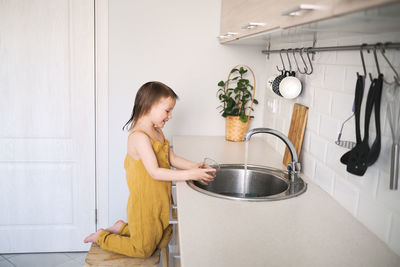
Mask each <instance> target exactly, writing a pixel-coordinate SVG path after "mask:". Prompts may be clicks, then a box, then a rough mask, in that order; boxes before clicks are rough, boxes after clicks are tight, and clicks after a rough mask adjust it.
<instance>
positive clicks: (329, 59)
mask: <svg viewBox="0 0 400 267" xmlns="http://www.w3.org/2000/svg"><path fill="white" fill-rule="evenodd" d="M315 45H316V46H318V47H324V46H337V40H336V39H326V40H317V42H316V44H315ZM336 54H337V52H336V51H330V52H320V53H316V54H315V58H314V62H316V63H318V64H335V63H336Z"/></svg>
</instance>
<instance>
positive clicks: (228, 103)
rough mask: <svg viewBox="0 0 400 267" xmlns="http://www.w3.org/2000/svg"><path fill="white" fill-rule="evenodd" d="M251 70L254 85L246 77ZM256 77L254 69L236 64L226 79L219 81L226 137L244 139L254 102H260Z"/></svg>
mask: <svg viewBox="0 0 400 267" xmlns="http://www.w3.org/2000/svg"><path fill="white" fill-rule="evenodd" d="M249 70H250V72H251V74H252V76H253V82H254V86H253V85H252V84H251V82H250V81H249V80H248V79H247V78H246V76H247V75H248V71H249ZM255 83H256V80H255V77H254V73H253V71H252V70H251V69H250V68H249V67H248V66H246V65H243V66H240V65H238V66H235V67H234V68H233V69H232V70H231V71H230V73H229V76H228V79H227V80H226V81H220V82H219V83H218V86H219V89H218V91H217V96H218V99H219V100H220V101H221V105H220V106H219V107H218V108H220V109H221V110H220V113H221V115H222V117H224V118H226V120H225V122H226V124H225V138H226V140H229V141H235V142H238V141H243V140H244V135H245V134H246V132H247V130H248V128H249V123H250V119H251V118H253V117H254V116H250V113H251V111H254V109H253V104H258V101H257V100H256V99H254V93H255Z"/></svg>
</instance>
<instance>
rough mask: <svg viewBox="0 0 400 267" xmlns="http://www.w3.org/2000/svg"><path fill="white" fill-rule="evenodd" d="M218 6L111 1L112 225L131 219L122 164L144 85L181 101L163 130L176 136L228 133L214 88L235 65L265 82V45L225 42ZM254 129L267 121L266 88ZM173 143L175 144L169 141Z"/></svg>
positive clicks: (211, 2)
mask: <svg viewBox="0 0 400 267" xmlns="http://www.w3.org/2000/svg"><path fill="white" fill-rule="evenodd" d="M219 25H220V1H215V0H205V1H194V0H192V1H187V0H186V1H185V0H171V1H162V0H158V1H155V0H150V1H131V0H113V1H109V223H113V222H114V221H115V220H117V219H119V218H125V216H126V214H125V213H126V199H127V196H128V190H127V186H126V182H125V171H124V168H123V160H124V156H125V154H126V137H127V134H126V132H122V130H121V128H122V126H123V125H124V124H125V122H126V121H127V120H128V119H129V117H130V114H131V110H132V107H133V101H134V97H135V95H136V92H137V90H138V88H139V87H140V86H141V85H142V84H143V83H145V82H147V81H151V80H158V81H162V82H164V83H166V84H167V85H169V86H170V87H171V88H172V89H173V90H174V91H175V92H176V93H177V94H178V96H179V97H180V100H179V101H178V102H177V105H176V107H175V109H174V111H173V119H172V120H171V121H169V122H168V123H167V125H166V126H165V128H164V129H165V130H164V133H165V134H166V136H167V138H169V139H170V140H171V139H172V136H173V135H182V134H184V135H220V136H222V135H224V131H225V121H224V119H223V118H222V117H221V116H220V115H219V113H218V111H217V110H216V107H217V106H218V105H219V103H218V101H217V98H216V91H217V89H218V86H217V83H218V82H219V81H220V80H225V79H226V78H227V75H228V73H229V70H230V68H231V67H233V66H235V65H236V64H240V63H241V64H246V65H249V66H250V67H251V68H252V69H253V70H254V72H255V75H256V79H257V84H260V85H261V84H265V79H266V74H265V62H264V56H263V55H262V54H261V50H262V48H261V47H241V46H223V45H220V44H219V42H218V40H217V39H216V37H217V36H218V35H219ZM256 90H257V93H256V98H257V99H258V100H259V101H260V104H259V105H258V107H259V108H256V110H255V119H254V121H252V122H251V124H250V127H256V126H261V125H262V122H263V112H262V109H263V99H264V91H265V90H264V87H263V86H260V87H258V88H256ZM171 141H172V140H171Z"/></svg>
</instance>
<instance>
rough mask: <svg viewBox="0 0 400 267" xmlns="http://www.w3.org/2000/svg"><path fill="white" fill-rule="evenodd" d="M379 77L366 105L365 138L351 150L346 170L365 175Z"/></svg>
mask: <svg viewBox="0 0 400 267" xmlns="http://www.w3.org/2000/svg"><path fill="white" fill-rule="evenodd" d="M377 81H378V79H374V80H373V81H372V83H371V86H370V88H369V92H368V97H367V103H366V107H365V124H364V139H363V140H362V142H361V143H359V144H357V145H356V146H355V147H354V148H353V149H352V150H350V151H349V156H348V160H347V168H346V170H347V171H348V172H349V173H352V174H355V175H358V176H363V175H364V174H365V172H366V170H367V168H368V157H369V153H370V147H369V143H368V141H369V122H370V120H371V114H372V108H373V107H374V103H375V92H376V90H377V89H376V87H377Z"/></svg>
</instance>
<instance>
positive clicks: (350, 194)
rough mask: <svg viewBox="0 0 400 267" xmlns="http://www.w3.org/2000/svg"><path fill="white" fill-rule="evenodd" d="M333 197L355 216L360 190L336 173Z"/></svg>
mask: <svg viewBox="0 0 400 267" xmlns="http://www.w3.org/2000/svg"><path fill="white" fill-rule="evenodd" d="M333 197H334V198H335V199H336V200H337V201H338V202H339V203H340V204H342V206H343V207H345V208H346V209H347V210H348V211H349V212H350V213H352V214H353V215H354V216H355V215H356V212H357V206H358V198H359V191H358V189H357V188H356V187H355V186H354V185H352V184H351V183H349V182H348V181H346V179H344V178H343V177H341V176H338V175H335V190H334V193H333Z"/></svg>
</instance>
